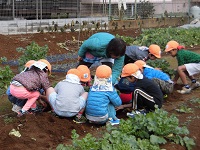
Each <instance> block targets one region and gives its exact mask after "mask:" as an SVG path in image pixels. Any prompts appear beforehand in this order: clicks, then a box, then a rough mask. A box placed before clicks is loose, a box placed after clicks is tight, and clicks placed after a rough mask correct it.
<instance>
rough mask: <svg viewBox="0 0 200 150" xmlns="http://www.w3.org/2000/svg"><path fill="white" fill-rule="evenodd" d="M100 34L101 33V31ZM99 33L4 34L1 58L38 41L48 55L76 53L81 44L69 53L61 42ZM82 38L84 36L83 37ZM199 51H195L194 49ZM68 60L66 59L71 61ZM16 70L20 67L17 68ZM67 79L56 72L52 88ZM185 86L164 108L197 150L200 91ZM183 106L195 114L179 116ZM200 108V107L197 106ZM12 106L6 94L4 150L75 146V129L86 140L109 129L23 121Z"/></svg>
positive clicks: (43, 118) (1, 110) (54, 120)
mask: <svg viewBox="0 0 200 150" xmlns="http://www.w3.org/2000/svg"><path fill="white" fill-rule="evenodd" d="M98 32H100V31H98ZM109 32H110V33H112V34H114V35H115V34H119V35H123V36H131V37H135V36H138V35H139V34H140V32H139V31H138V30H131V29H129V30H117V31H109ZM93 33H95V31H91V32H90V33H80V34H79V33H78V32H69V33H38V34H23V35H0V41H1V44H0V54H1V57H7V58H8V60H16V59H17V58H18V57H19V56H20V54H19V53H18V52H17V51H16V48H18V47H23V48H25V47H26V46H27V45H28V44H30V43H31V42H32V41H35V42H36V43H37V44H39V45H40V46H44V45H46V44H47V45H48V47H49V52H48V56H50V55H55V54H65V53H68V52H69V51H73V52H74V53H76V52H77V50H78V46H80V45H78V44H74V43H71V44H70V42H69V44H68V45H67V47H68V49H69V51H68V50H65V49H63V48H60V47H59V46H58V45H57V43H64V42H65V41H68V40H69V41H72V40H73V38H75V39H76V40H81V41H83V40H85V39H87V38H88V37H89V36H91V35H92V34H93ZM79 35H80V37H79ZM194 50H195V49H194ZM67 61H68V60H66V62H67ZM13 69H14V70H15V71H16V68H15V67H13ZM64 77H65V73H64V72H63V73H58V72H53V73H52V76H51V77H50V81H51V83H52V85H53V84H54V83H56V82H58V81H60V80H62V79H63V78H64ZM180 88H181V85H177V86H176V87H175V90H174V92H173V93H172V94H171V95H169V96H168V98H167V99H165V102H164V106H163V108H164V109H165V110H167V111H168V112H169V113H170V114H171V113H175V114H176V115H177V116H178V118H179V120H180V125H185V124H186V126H187V128H188V129H189V131H190V134H189V135H188V136H189V137H191V138H193V139H194V140H195V143H196V146H195V147H194V148H193V149H194V150H199V149H200V131H199V128H200V119H199V116H200V109H199V106H198V104H196V103H195V104H193V103H191V102H190V100H191V99H194V98H200V92H199V89H196V90H194V91H192V93H191V94H187V95H181V94H178V93H177V92H176V89H180ZM181 104H186V105H187V106H188V107H189V108H192V110H193V113H183V114H182V113H177V111H176V110H175V109H177V108H178V107H179V106H180V105H181ZM197 106H198V107H197ZM11 108H12V106H11V104H10V102H9V101H8V99H7V96H6V95H2V97H1V102H0V125H1V127H0V135H1V136H0V149H2V150H12V149H15V150H18V149H19V150H21V149H39V150H43V149H44V150H46V149H55V148H56V146H57V145H58V144H61V143H71V131H72V129H75V130H76V131H77V133H78V134H79V135H80V136H81V137H83V136H84V135H86V134H87V133H91V134H93V135H95V136H96V137H98V136H101V134H102V133H103V131H105V126H98V125H93V124H89V123H85V124H76V123H75V122H73V119H72V118H58V117H56V116H54V115H53V114H52V113H49V112H43V113H40V114H36V115H26V116H24V117H22V118H17V117H16V114H15V113H13V112H12V111H11ZM117 116H118V117H119V118H124V119H126V112H125V111H120V112H118V114H117ZM12 129H16V130H19V132H20V133H21V135H22V136H21V137H20V138H18V137H15V136H12V135H9V132H10V131H11V130H12ZM161 148H163V149H167V150H184V149H185V148H184V147H182V146H180V145H176V144H173V143H168V144H166V145H162V146H161Z"/></svg>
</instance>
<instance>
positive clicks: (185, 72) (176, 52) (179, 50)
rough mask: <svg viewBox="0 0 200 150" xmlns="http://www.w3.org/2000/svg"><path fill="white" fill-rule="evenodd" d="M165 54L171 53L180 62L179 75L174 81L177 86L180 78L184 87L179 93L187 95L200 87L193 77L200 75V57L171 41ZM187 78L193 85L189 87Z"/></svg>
mask: <svg viewBox="0 0 200 150" xmlns="http://www.w3.org/2000/svg"><path fill="white" fill-rule="evenodd" d="M165 52H167V53H169V54H170V55H171V56H172V57H176V59H177V61H178V68H177V73H176V75H175V77H174V80H173V81H174V83H175V84H176V83H177V80H178V78H179V77H180V78H181V81H182V82H183V84H184V86H183V87H182V90H177V92H178V93H181V94H186V93H190V92H191V90H193V89H195V88H197V87H199V86H200V83H199V82H197V81H196V79H195V78H194V76H193V75H195V74H198V73H200V55H199V54H197V53H194V52H191V51H189V50H184V49H183V47H182V46H181V45H179V43H178V42H176V41H169V42H168V43H167V45H166V49H165ZM186 76H188V77H189V78H190V80H191V82H192V83H191V85H189V83H188V81H187V78H186Z"/></svg>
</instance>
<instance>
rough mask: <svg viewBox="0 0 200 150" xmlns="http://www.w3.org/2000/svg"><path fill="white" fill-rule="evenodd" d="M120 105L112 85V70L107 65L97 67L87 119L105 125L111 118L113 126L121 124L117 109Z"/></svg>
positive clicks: (89, 96)
mask: <svg viewBox="0 0 200 150" xmlns="http://www.w3.org/2000/svg"><path fill="white" fill-rule="evenodd" d="M120 105H121V99H120V98H119V96H118V94H117V92H116V90H115V89H114V87H113V85H112V70H111V68H110V67H108V66H106V65H101V66H99V67H97V69H96V74H95V78H94V84H93V86H92V87H91V88H90V91H89V94H88V99H87V105H86V111H85V112H86V118H87V119H88V120H90V122H91V123H95V124H104V123H106V122H107V121H108V119H109V118H110V123H111V125H114V124H119V119H118V118H117V117H116V111H115V107H116V106H120Z"/></svg>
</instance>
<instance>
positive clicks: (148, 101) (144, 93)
mask: <svg viewBox="0 0 200 150" xmlns="http://www.w3.org/2000/svg"><path fill="white" fill-rule="evenodd" d="M121 77H122V78H126V79H127V80H128V81H129V82H131V83H134V88H133V91H132V92H133V102H132V104H125V105H121V106H119V107H116V110H119V109H124V108H126V107H131V106H132V107H133V109H134V110H138V111H140V112H141V111H143V112H149V111H154V110H155V105H158V108H161V107H162V103H163V94H162V91H161V90H160V88H159V87H158V86H157V85H156V84H155V83H154V82H153V81H152V80H150V79H148V78H146V77H143V75H142V73H141V71H140V70H139V67H138V66H137V65H136V64H133V63H129V64H127V65H125V66H124V68H123V69H122V75H121ZM118 89H119V90H120V86H118Z"/></svg>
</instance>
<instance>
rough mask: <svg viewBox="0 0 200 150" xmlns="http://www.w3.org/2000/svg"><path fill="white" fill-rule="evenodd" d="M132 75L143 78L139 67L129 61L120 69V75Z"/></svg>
mask: <svg viewBox="0 0 200 150" xmlns="http://www.w3.org/2000/svg"><path fill="white" fill-rule="evenodd" d="M128 76H134V77H135V78H137V79H143V74H142V73H141V71H140V70H139V67H138V66H137V65H136V64H134V63H129V64H126V65H125V66H124V68H123V69H122V75H121V77H128Z"/></svg>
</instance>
